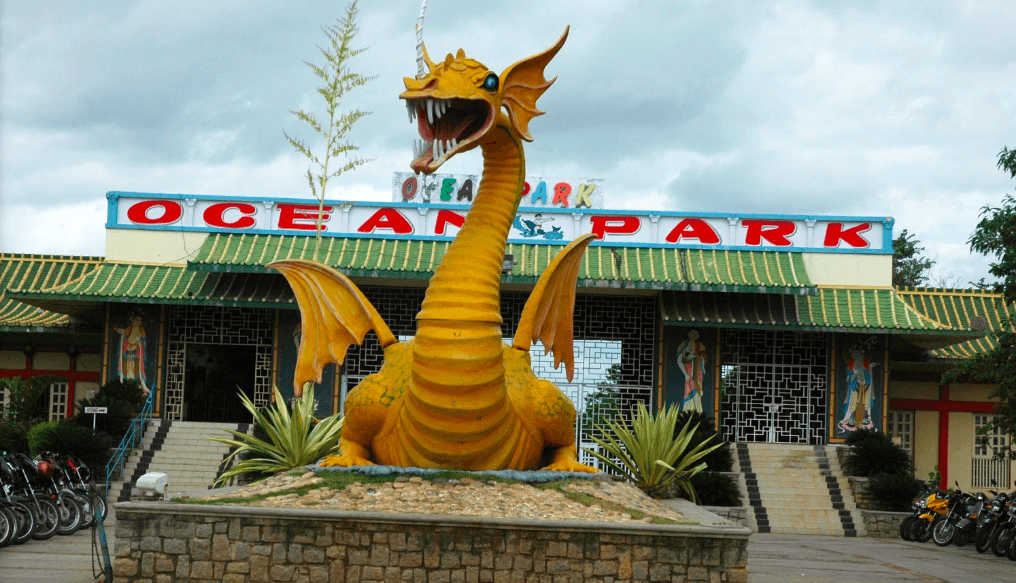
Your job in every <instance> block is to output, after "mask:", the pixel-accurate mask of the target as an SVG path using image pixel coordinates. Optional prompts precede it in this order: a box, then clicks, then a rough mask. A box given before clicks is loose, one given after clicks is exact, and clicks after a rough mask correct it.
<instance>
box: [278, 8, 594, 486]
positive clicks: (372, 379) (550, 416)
mask: <svg viewBox="0 0 1016 583" xmlns="http://www.w3.org/2000/svg"><path fill="white" fill-rule="evenodd" d="M425 8H426V0H424V3H423V5H422V6H421V9H420V17H419V20H418V22H417V64H418V72H417V76H416V77H415V78H408V77H407V78H406V79H405V86H406V90H405V91H404V92H403V93H402V94H401V95H400V96H399V97H400V98H401V99H403V100H404V101H405V103H406V106H407V109H408V110H409V116H410V119H411V120H413V121H415V122H416V125H417V129H418V131H419V136H420V139H419V140H417V141H416V143H415V144H414V154H415V158H414V160H413V162H412V163H411V167H412V168H413V170H415V171H416V172H424V173H427V174H429V173H433V172H435V171H436V170H437V169H438V168H439V167H440V166H441V165H442V164H443V163H444V162H446V161H447V160H449V159H450V158H451V157H452V156H455V155H458V154H460V153H462V152H466V151H468V150H471V149H473V148H476V147H479V148H480V150H481V151H482V154H483V175H482V179H481V180H480V185H479V188H478V190H477V193H476V198H475V201H474V202H473V205H472V207H471V209H470V210H469V212H468V214H467V216H466V219H465V222H464V223H463V225H462V227H461V229H460V230H459V233H458V234H457V235H456V237H455V240H454V241H453V242H452V244H451V246H450V247H449V249H448V252H447V253H446V254H445V256H444V258H443V260H442V262H441V264H440V265H439V266H438V267H437V269H436V270H435V273H434V276H433V277H432V278H431V280H430V284H429V286H428V288H427V292H426V295H425V297H424V301H423V306H422V309H421V310H420V313H419V314H417V331H416V336H415V337H414V338H412V339H410V340H407V341H404V342H398V341H397V339H396V338H395V337H394V335H393V334H392V333H391V331H390V330H389V329H388V327H387V325H386V324H385V323H384V321H383V320H382V318H381V317H380V315H379V314H378V312H377V311H376V310H375V309H374V307H373V306H372V305H371V304H370V302H369V301H368V300H367V298H366V297H364V295H363V293H362V292H360V290H359V289H358V288H357V287H356V285H355V284H353V282H351V281H350V280H349V279H348V278H346V277H345V276H344V275H342V274H341V273H339V272H338V271H336V270H334V269H332V268H330V267H327V266H325V265H322V264H320V263H316V262H311V261H279V262H275V263H272V264H270V265H269V267H272V268H274V269H276V270H278V271H279V272H281V273H282V274H283V275H284V276H285V277H286V279H287V280H288V281H289V283H290V285H291V287H292V288H293V292H294V295H295V296H296V299H297V302H298V304H299V307H300V312H301V317H302V321H303V335H302V339H301V343H300V348H299V353H298V357H297V366H296V374H295V376H294V388H295V391H296V395H297V396H299V395H301V394H302V387H303V385H304V383H306V382H308V381H311V380H313V379H316V380H317V382H320V381H321V371H322V369H323V367H324V366H325V365H327V364H329V363H333V362H334V363H341V362H342V361H343V359H344V357H345V353H346V350H347V349H348V348H349V346H350V345H351V344H352V343H354V342H355V343H357V344H359V343H362V342H363V339H364V337H365V336H366V334H367V332H369V331H370V330H373V331H374V332H375V333H376V334H377V336H378V339H379V341H380V343H381V346H382V347H383V348H384V351H385V359H384V363H383V365H382V367H381V370H379V371H378V372H377V373H376V374H373V375H370V376H368V377H367V378H365V379H364V380H363V381H362V382H360V383H359V384H358V385H357V386H356V388H355V389H353V390H352V391H351V392H350V393H349V395H348V397H347V399H346V405H345V423H344V427H343V433H342V438H341V439H340V441H339V453H337V454H335V455H332V456H329V457H328V458H325V460H324V461H323V462H322V464H323V465H333V466H359V465H368V464H374V463H377V464H385V465H396V466H413V467H425V468H450V469H466V470H479V469H520V470H528V469H538V468H546V469H551V470H561V471H585V472H595V471H597V470H595V469H594V468H592V467H589V466H586V465H583V464H580V463H578V461H576V447H575V437H574V425H575V408H574V406H573V405H572V403H571V401H570V400H569V399H568V398H567V397H566V396H565V395H564V394H563V393H562V392H561V390H560V389H558V388H557V387H556V386H554V385H553V384H552V383H550V382H549V381H546V380H542V379H539V378H537V376H536V375H535V374H534V373H533V370H532V366H531V364H530V359H529V349H530V346H531V345H532V343H533V342H535V341H536V340H540V341H541V342H543V345H544V346H545V347H546V348H547V350H549V351H551V352H552V353H553V355H554V361H555V365H556V366H560V365H561V364H564V365H565V368H566V372H567V375H568V379H569V380H571V378H572V376H573V374H574V355H573V330H572V314H573V310H574V305H575V284H576V279H577V277H578V271H579V266H580V261H581V259H582V255H583V253H584V252H585V249H586V247H587V246H588V245H589V243H590V242H591V241H592V239H593V238H594V236H593V235H584V236H582V237H579V238H578V239H576V240H575V241H573V242H572V243H571V244H569V245H567V246H566V247H565V248H564V249H563V250H562V251H561V252H560V253H559V254H558V255H557V257H556V258H555V259H554V261H553V262H551V264H550V265H549V266H548V268H547V269H546V270H545V271H544V273H543V275H542V276H541V277H540V279H539V281H538V283H537V285H536V287H535V288H534V290H533V292H532V294H531V296H530V298H529V300H528V302H527V303H526V306H525V309H524V310H523V313H522V317H521V319H520V322H519V326H518V329H517V331H516V335H515V337H514V339H513V342H512V343H511V344H510V345H509V344H506V343H505V342H503V341H502V337H501V315H500V282H501V264H502V260H503V257H504V251H505V247H506V245H507V240H508V233H509V229H510V228H511V224H512V220H513V218H514V217H515V215H516V210H517V209H518V206H519V201H520V200H521V195H522V187H523V182H524V176H525V156H524V154H523V146H522V144H523V142H524V141H531V140H532V139H533V138H532V136H531V135H530V133H529V122H530V121H531V120H532V118H533V117H535V116H537V115H541V114H542V113H543V112H541V111H539V110H538V109H537V108H536V101H537V99H538V98H539V97H540V96H541V95H542V94H543V92H544V91H546V90H547V88H549V87H550V85H551V84H552V83H553V80H550V81H548V80H547V79H546V78H545V77H544V68H545V67H546V65H547V64H548V63H549V62H550V60H551V59H553V57H554V55H556V54H557V52H558V51H559V50H560V49H561V47H562V46H563V45H564V42H565V39H566V38H567V36H568V31H567V29H566V30H565V33H564V34H563V35H562V36H561V38H560V39H559V40H558V41H557V43H555V44H554V46H552V47H550V48H549V49H547V50H546V51H544V52H542V53H540V54H538V55H534V56H532V57H529V58H527V59H523V60H521V61H519V62H517V63H515V64H513V65H511V66H510V67H508V68H507V69H505V70H504V71H503V72H502V73H501V74H500V75H498V74H496V73H494V72H493V71H490V70H489V69H487V68H486V67H485V66H484V65H482V64H480V63H479V62H477V61H475V60H473V59H471V58H468V57H466V55H465V52H464V51H463V50H461V49H459V51H458V52H457V53H456V55H454V56H453V55H452V54H450V53H449V54H448V55H447V56H446V57H445V59H444V60H443V61H441V62H437V63H435V62H433V61H431V60H430V57H429V55H428V53H427V49H426V46H425V45H424V43H423V36H422V35H423V17H424V12H425Z"/></svg>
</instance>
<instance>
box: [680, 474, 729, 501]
mask: <svg viewBox="0 0 1016 583" xmlns="http://www.w3.org/2000/svg"><path fill="white" fill-rule="evenodd" d="M691 484H692V486H694V487H695V493H697V494H698V498H699V502H698V503H699V504H701V505H702V506H741V490H740V489H739V488H738V486H737V478H735V477H734V476H731V475H729V474H721V473H719V472H701V473H698V474H695V475H694V476H692V478H691Z"/></svg>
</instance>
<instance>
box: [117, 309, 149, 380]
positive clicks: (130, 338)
mask: <svg viewBox="0 0 1016 583" xmlns="http://www.w3.org/2000/svg"><path fill="white" fill-rule="evenodd" d="M113 330H114V331H115V332H117V333H118V334H119V335H120V342H119V354H118V357H117V364H116V372H117V374H118V375H119V377H120V381H121V382H123V381H124V380H128V379H135V380H137V381H138V382H140V383H141V390H143V391H144V392H145V394H146V395H147V394H148V383H147V379H146V378H145V345H146V344H147V337H146V334H145V328H144V319H143V318H142V316H141V315H140V314H133V315H131V317H130V321H129V322H128V323H127V325H126V326H124V327H123V328H114V329H113Z"/></svg>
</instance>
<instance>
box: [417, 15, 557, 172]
mask: <svg viewBox="0 0 1016 583" xmlns="http://www.w3.org/2000/svg"><path fill="white" fill-rule="evenodd" d="M425 8H426V0H424V2H423V5H422V6H421V7H420V18H419V20H418V21H417V25H416V32H417V68H418V74H417V76H416V78H415V79H414V78H410V77H406V78H405V83H406V90H405V91H404V92H403V93H402V94H401V95H399V98H400V99H404V100H405V102H406V108H407V109H408V110H409V121H410V122H411V123H412V122H415V123H416V125H417V130H418V131H419V134H420V139H419V140H416V141H415V143H414V147H413V155H414V159H413V162H412V164H410V166H411V167H412V169H413V170H414V171H416V172H423V173H425V174H430V173H432V172H435V171H436V170H437V169H438V168H439V167H440V166H441V165H442V164H444V163H445V162H447V161H448V160H449V159H450V158H451V157H452V156H454V155H455V154H458V153H460V152H465V151H467V150H471V149H473V148H475V147H476V146H477V145H480V144H482V143H483V142H484V138H485V137H487V136H488V135H489V134H490V131H491V129H492V128H495V127H501V128H504V129H506V130H507V131H508V132H509V133H511V134H512V135H514V136H516V137H517V138H521V139H523V140H526V141H530V142H531V141H532V140H533V136H532V135H531V134H530V133H529V122H530V120H532V119H533V118H534V117H536V116H538V115H542V114H543V112H542V111H540V110H539V109H537V108H536V100H537V99H539V97H540V96H541V95H543V92H544V91H546V90H547V88H548V87H550V86H551V84H553V83H554V79H551V80H549V81H548V80H547V79H546V78H545V77H544V76H543V70H544V68H545V67H546V66H547V63H549V62H550V60H551V59H553V58H554V55H556V54H557V52H558V51H559V50H560V49H561V47H562V46H563V45H564V41H565V39H567V38H568V29H567V28H566V29H565V31H564V34H562V35H561V38H560V39H559V40H558V41H557V43H556V44H555V45H554V46H552V47H550V48H549V49H547V50H545V51H543V52H542V53H540V54H538V55H534V56H532V57H529V58H527V59H523V60H521V61H519V62H517V63H515V64H514V65H512V66H510V67H508V68H507V69H505V70H504V71H503V72H502V73H501V74H500V75H498V74H497V73H495V72H493V71H491V70H490V69H488V68H487V67H485V66H484V65H483V64H481V63H480V62H478V61H476V60H474V59H470V58H468V57H466V53H465V51H463V50H462V49H459V50H458V52H457V53H456V54H455V56H452V54H451V53H449V54H448V56H446V57H445V58H444V60H443V61H441V62H439V63H435V62H433V61H431V60H430V56H429V55H428V54H427V47H426V46H424V44H423V14H424V11H425ZM424 65H426V67H427V71H424ZM555 79H556V78H555Z"/></svg>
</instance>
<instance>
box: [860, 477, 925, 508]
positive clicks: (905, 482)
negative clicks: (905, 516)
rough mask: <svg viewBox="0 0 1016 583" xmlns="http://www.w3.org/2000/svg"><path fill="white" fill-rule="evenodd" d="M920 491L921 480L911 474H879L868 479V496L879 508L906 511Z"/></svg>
mask: <svg viewBox="0 0 1016 583" xmlns="http://www.w3.org/2000/svg"><path fill="white" fill-rule="evenodd" d="M920 492H921V482H920V481H919V480H917V479H916V478H914V477H913V476H911V475H910V474H879V475H877V476H873V477H872V478H871V479H870V480H868V487H867V495H868V498H869V499H871V501H872V503H874V504H875V506H876V507H877V508H878V509H879V510H888V511H891V512H905V511H907V510H909V509H910V504H911V503H912V502H913V501H914V498H916V497H917V495H918V494H920Z"/></svg>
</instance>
